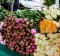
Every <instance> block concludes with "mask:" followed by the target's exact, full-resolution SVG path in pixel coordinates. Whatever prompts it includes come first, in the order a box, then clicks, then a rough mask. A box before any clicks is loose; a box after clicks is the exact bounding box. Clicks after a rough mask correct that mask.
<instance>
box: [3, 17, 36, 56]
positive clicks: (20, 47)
mask: <svg viewBox="0 0 60 56" xmlns="http://www.w3.org/2000/svg"><path fill="white" fill-rule="evenodd" d="M32 26H33V23H32V20H30V21H27V20H26V19H22V18H19V19H17V18H16V17H11V16H8V19H7V21H6V20H5V21H4V25H3V30H2V36H3V37H2V39H3V41H5V45H7V46H8V48H9V49H11V50H13V51H16V52H18V53H20V54H21V55H22V56H27V55H30V56H33V52H34V51H35V50H34V49H35V48H36V45H35V38H34V34H36V30H35V29H33V28H32Z"/></svg>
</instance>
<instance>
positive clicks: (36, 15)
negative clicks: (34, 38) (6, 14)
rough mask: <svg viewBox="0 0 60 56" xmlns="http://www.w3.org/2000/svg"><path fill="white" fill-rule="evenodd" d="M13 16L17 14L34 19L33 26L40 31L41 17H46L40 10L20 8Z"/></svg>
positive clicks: (20, 16)
mask: <svg viewBox="0 0 60 56" xmlns="http://www.w3.org/2000/svg"><path fill="white" fill-rule="evenodd" d="M13 16H17V18H27V20H30V19H32V20H33V25H34V26H33V28H35V29H36V30H37V31H38V28H39V27H38V24H39V20H40V19H41V17H44V14H43V13H42V12H41V11H39V10H29V9H25V10H20V11H18V12H14V13H13Z"/></svg>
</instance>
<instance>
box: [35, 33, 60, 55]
mask: <svg viewBox="0 0 60 56" xmlns="http://www.w3.org/2000/svg"><path fill="white" fill-rule="evenodd" d="M34 36H35V44H36V45H37V49H36V50H35V51H36V52H35V53H34V56H60V47H59V46H58V45H60V43H59V42H58V40H57V39H58V38H60V37H59V36H60V34H48V35H47V36H45V35H44V34H40V33H36V34H35V35H34ZM57 42H58V43H57Z"/></svg>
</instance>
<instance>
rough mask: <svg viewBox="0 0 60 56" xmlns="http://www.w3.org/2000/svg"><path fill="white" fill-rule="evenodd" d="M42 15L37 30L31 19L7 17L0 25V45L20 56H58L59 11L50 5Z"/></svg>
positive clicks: (59, 50)
mask: <svg viewBox="0 0 60 56" xmlns="http://www.w3.org/2000/svg"><path fill="white" fill-rule="evenodd" d="M43 14H44V15H45V17H43V20H42V19H40V20H38V22H39V23H38V24H37V25H38V27H39V28H38V27H37V26H35V27H36V28H37V29H36V28H35V27H33V26H34V23H35V21H34V20H33V19H30V20H27V19H26V18H25V19H23V18H19V19H17V18H16V17H15V16H14V17H12V16H10V15H9V16H8V19H7V20H4V21H3V22H1V24H0V30H1V32H0V35H1V36H0V43H1V44H4V45H7V47H8V48H9V49H11V50H13V51H15V52H18V53H20V54H21V55H22V56H28V55H29V56H60V30H59V28H60V23H59V16H60V10H59V9H58V8H57V7H56V6H55V5H52V6H50V7H49V8H44V11H43ZM56 19H58V20H56ZM37 30H39V31H37Z"/></svg>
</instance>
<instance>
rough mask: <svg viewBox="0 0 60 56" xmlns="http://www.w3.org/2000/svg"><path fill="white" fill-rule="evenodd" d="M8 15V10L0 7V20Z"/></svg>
mask: <svg viewBox="0 0 60 56" xmlns="http://www.w3.org/2000/svg"><path fill="white" fill-rule="evenodd" d="M7 16H8V11H7V10H5V9H4V8H3V7H0V21H2V20H4V19H6V18H7Z"/></svg>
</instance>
